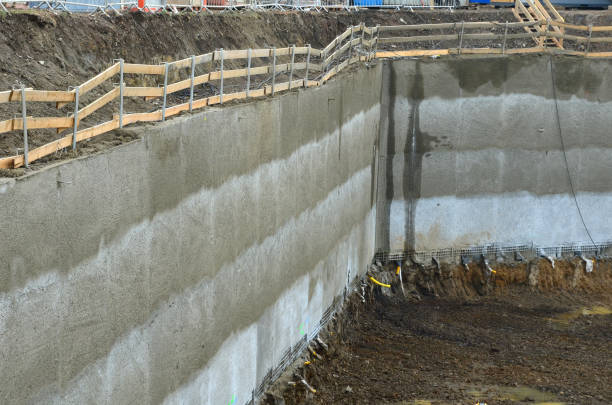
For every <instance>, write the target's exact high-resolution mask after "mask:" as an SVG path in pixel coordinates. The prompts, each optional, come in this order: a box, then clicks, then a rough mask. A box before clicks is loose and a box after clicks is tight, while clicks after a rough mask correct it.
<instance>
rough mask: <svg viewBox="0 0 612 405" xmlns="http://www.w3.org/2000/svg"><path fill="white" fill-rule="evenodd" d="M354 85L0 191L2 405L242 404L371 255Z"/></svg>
mask: <svg viewBox="0 0 612 405" xmlns="http://www.w3.org/2000/svg"><path fill="white" fill-rule="evenodd" d="M355 75H356V77H355V78H357V79H358V80H352V78H350V77H345V78H340V79H338V80H334V81H333V82H330V83H329V84H327V85H325V86H324V87H321V88H317V89H310V90H306V91H297V92H292V93H290V94H285V95H282V96H279V97H276V98H274V99H267V100H264V101H257V102H253V103H249V104H242V105H236V106H232V107H225V108H217V109H209V110H207V111H205V112H201V113H198V114H194V115H192V116H185V117H181V118H177V119H173V120H170V121H168V122H166V123H163V124H160V125H151V126H146V127H142V128H137V129H135V131H138V132H140V133H141V134H142V135H143V137H142V139H140V140H138V141H136V142H133V143H130V144H126V145H123V146H120V147H118V148H116V149H113V150H111V151H108V152H104V153H101V154H98V155H95V156H89V157H85V158H81V159H78V160H73V161H69V162H66V163H63V164H59V165H56V166H53V167H48V168H46V169H44V170H42V171H40V172H37V173H34V174H32V175H30V176H27V177H25V178H21V179H18V180H16V181H15V180H6V181H3V183H2V185H0V204H1V205H2V207H4V210H3V214H2V216H1V217H0V229H2V230H3V233H4V236H3V238H2V243H1V244H0V294H1V295H0V331H1V333H0V364H1V365H0V381H1V383H0V403H3V404H23V403H45V404H52V403H74V404H83V403H107V404H128V403H139V404H146V403H150V404H153V403H164V402H165V403H198V404H200V403H204V404H227V403H229V402H230V401H232V399H234V401H235V403H236V404H243V403H246V402H247V401H248V400H250V399H251V392H252V390H253V389H254V388H255V387H256V386H257V385H258V384H259V382H260V381H261V380H262V378H263V377H264V376H265V374H266V373H267V372H268V370H269V369H270V368H272V367H274V366H276V364H277V363H278V362H279V361H280V358H281V356H282V354H283V353H284V352H285V350H286V349H287V348H289V347H291V345H293V344H295V343H296V342H297V341H298V340H299V339H300V338H301V334H302V333H304V332H308V331H311V330H313V328H315V327H316V326H317V324H318V322H319V319H320V318H321V315H322V314H323V312H324V311H325V310H326V309H327V308H328V307H329V306H330V305H331V304H332V302H333V300H334V298H336V297H337V296H339V295H342V293H343V290H344V287H345V286H346V285H347V283H348V281H349V280H351V279H353V278H355V277H356V276H358V275H360V274H363V272H364V271H365V269H366V266H367V265H368V263H370V261H371V258H372V256H373V254H374V225H375V222H374V221H375V205H374V202H375V201H374V199H373V198H371V190H372V183H373V176H372V165H373V162H374V160H375V156H376V152H375V150H374V146H375V144H376V137H377V136H378V118H379V116H380V110H379V99H380V78H381V74H380V67H375V68H372V69H363V70H361V71H359V72H357V73H356V74H355ZM60 181H61V182H60Z"/></svg>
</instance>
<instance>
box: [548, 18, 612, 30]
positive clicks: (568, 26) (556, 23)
mask: <svg viewBox="0 0 612 405" xmlns="http://www.w3.org/2000/svg"><path fill="white" fill-rule="evenodd" d="M550 25H554V26H556V27H563V28H566V29H569V30H574V31H586V32H588V31H589V26H588V25H575V24H568V23H565V22H560V21H551V22H550ZM609 31H612V26H610V25H601V26H593V32H609Z"/></svg>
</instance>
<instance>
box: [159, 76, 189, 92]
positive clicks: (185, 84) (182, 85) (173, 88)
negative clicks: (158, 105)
mask: <svg viewBox="0 0 612 405" xmlns="http://www.w3.org/2000/svg"><path fill="white" fill-rule="evenodd" d="M194 83H195V80H194ZM194 86H195V84H194ZM190 87H191V79H185V80H181V81H180V82H176V83H172V84H169V85H168V94H172V93H176V92H177V91H181V90H185V89H188V88H190ZM160 90H161V95H162V96H163V95H164V89H163V87H160Z"/></svg>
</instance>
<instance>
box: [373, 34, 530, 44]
mask: <svg viewBox="0 0 612 405" xmlns="http://www.w3.org/2000/svg"><path fill="white" fill-rule="evenodd" d="M534 36H535V37H537V36H540V34H539V33H520V34H507V35H506V39H519V38H532V37H534ZM459 38H460V35H459V34H445V35H419V36H412V37H389V38H380V39H379V43H381V44H387V43H404V42H421V41H459ZM463 39H464V40H470V39H474V40H493V39H495V40H500V39H504V35H503V34H463Z"/></svg>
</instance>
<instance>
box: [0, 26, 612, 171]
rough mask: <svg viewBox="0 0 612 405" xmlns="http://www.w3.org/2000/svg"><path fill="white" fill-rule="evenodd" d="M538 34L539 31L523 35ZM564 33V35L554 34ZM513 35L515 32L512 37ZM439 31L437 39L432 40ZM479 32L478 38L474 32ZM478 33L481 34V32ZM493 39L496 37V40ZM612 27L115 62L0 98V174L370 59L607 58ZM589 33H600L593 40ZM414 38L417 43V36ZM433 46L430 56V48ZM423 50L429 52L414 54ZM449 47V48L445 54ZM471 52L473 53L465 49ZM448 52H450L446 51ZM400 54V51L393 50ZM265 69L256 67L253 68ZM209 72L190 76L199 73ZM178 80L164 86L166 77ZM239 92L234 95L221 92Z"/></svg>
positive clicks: (404, 29)
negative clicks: (40, 139)
mask: <svg viewBox="0 0 612 405" xmlns="http://www.w3.org/2000/svg"><path fill="white" fill-rule="evenodd" d="M535 26H537V27H539V29H538V30H533V31H532V30H529V32H526V31H525V30H524V29H525V28H526V27H527V28H529V27H535ZM554 27H557V28H563V31H560V30H557V29H555V28H554ZM517 30H518V32H516V31H517ZM432 31H440V32H442V33H434V32H432ZM474 31H479V32H474ZM483 31H484V32H483ZM495 31H498V32H495ZM566 31H576V32H578V33H583V35H570V34H567V33H565V32H566ZM611 31H612V27H592V26H580V25H572V24H566V23H564V22H558V21H550V20H549V21H541V20H536V21H523V22H506V23H499V22H461V23H442V24H419V25H400V26H377V27H371V28H368V27H366V26H364V25H363V24H361V25H358V26H352V27H349V28H348V29H347V30H346V31H345V32H343V33H342V34H341V35H339V36H338V37H337V38H335V39H334V40H333V41H332V42H331V43H330V44H329V45H327V46H326V47H325V48H323V49H315V48H312V47H310V46H300V47H296V46H292V47H286V48H278V49H277V48H271V49H246V50H223V49H220V50H216V51H214V52H210V53H207V54H204V55H199V56H191V57H189V58H186V59H182V60H178V61H174V62H168V63H164V64H158V65H145V64H132V63H124V62H123V61H122V60H119V61H117V62H116V63H114V64H113V65H112V66H110V67H109V68H107V69H106V70H104V71H103V72H101V73H100V74H98V75H97V76H95V77H93V78H92V79H90V80H88V81H86V82H85V83H83V84H81V85H79V86H77V87H75V88H74V89H71V90H69V91H46V90H34V89H28V88H23V87H22V88H19V89H14V90H9V91H4V92H0V103H11V102H20V103H21V117H20V118H18V117H15V118H12V119H8V120H4V121H0V134H2V133H7V132H11V131H21V132H22V133H23V140H24V147H23V154H17V155H14V156H9V157H3V158H0V168H17V167H21V166H26V167H27V165H28V164H29V163H30V162H33V161H35V160H37V159H40V158H42V157H45V156H48V155H50V154H53V153H56V152H58V151H60V150H62V149H64V148H67V147H70V146H72V148H73V149H76V147H77V143H78V142H79V141H83V140H85V139H89V138H92V137H95V136H97V135H100V134H104V133H107V132H109V131H112V130H115V129H117V128H122V127H123V126H125V125H129V124H133V123H137V122H149V121H164V120H165V119H166V118H168V117H171V116H173V115H177V114H179V113H181V112H184V111H193V110H195V109H200V108H203V107H205V106H211V105H216V104H223V103H226V102H228V101H231V100H243V99H249V98H256V97H264V96H268V95H274V94H276V93H278V92H283V91H289V90H292V89H296V88H307V87H312V86H320V85H322V84H323V83H325V82H326V81H327V80H329V79H330V78H332V77H333V76H334V75H336V74H338V72H340V71H342V70H343V69H345V68H346V67H348V66H349V65H351V64H353V63H356V62H369V61H371V60H372V59H374V58H389V57H409V56H412V57H415V56H416V57H420V56H434V55H458V54H485V55H487V54H490V55H494V54H526V53H554V54H568V55H576V56H581V57H589V58H601V57H612V51H607V50H606V51H601V50H598V51H595V52H592V51H591V47H592V46H593V45H594V44H604V45H605V44H609V43H612V37H610V36H605V34H607V33H608V32H611ZM594 33H603V34H604V35H603V36H602V35H601V34H599V35H593V34H594ZM415 34H416V35H415ZM550 38H554V39H558V40H565V44H567V43H568V41H569V42H571V43H573V44H576V45H577V46H578V47H579V46H582V47H583V48H584V49H574V50H569V49H564V48H559V47H546V46H545V44H546V41H545V40H546V39H550ZM487 41H488V42H493V44H491V46H488V47H487V46H485V47H483V46H481V45H482V44H483V42H487ZM516 41H530V42H533V46H529V47H526V46H525V43H524V42H523V43H522V45H521V46H514V47H513V46H511V45H512V44H515V43H516ZM432 42H433V43H434V45H435V46H434V48H435V49H428V48H431V47H432V46H431V43H432ZM423 43H430V46H429V47H425V48H418V47H415V46H422V44H423ZM448 44H455V46H450V45H448ZM470 44H472V46H469V45H470ZM444 45H448V46H446V47H445V46H444ZM398 46H400V47H404V49H398ZM256 60H257V61H259V62H260V63H261V61H262V60H263V61H265V64H263V65H261V66H255V65H254V61H256ZM229 64H233V65H236V64H239V65H241V67H240V68H235V66H232V68H228V65H229ZM206 67H208V68H209V70H208V71H207V72H206V73H203V74H196V70H197V68H199V69H200V70H202V69H205V68H206ZM173 72H174V73H175V76H178V77H179V78H180V77H184V79H182V80H178V81H176V82H174V83H169V74H172V73H173ZM126 75H145V76H153V77H157V78H159V80H160V82H161V81H163V85H160V86H159V87H130V86H127V85H126ZM117 76H118V83H117V84H116V85H114V86H113V88H112V90H110V91H108V92H106V93H105V94H103V95H102V96H100V97H98V98H97V99H95V100H93V101H91V102H90V103H88V104H86V105H84V106H81V105H80V100H83V96H85V95H86V94H87V93H89V92H91V91H92V90H94V89H96V88H100V86H101V85H102V84H103V83H106V82H108V81H110V80H113V79H116V77H117ZM262 77H263V78H264V80H263V81H262V83H261V84H260V86H255V87H254V86H253V82H254V80H255V79H256V78H259V79H261V78H262ZM228 80H233V81H238V82H239V83H238V84H237V85H233V86H227V84H226V83H227V81H228ZM212 82H214V83H216V84H217V86H216V90H215V94H213V95H207V96H206V97H202V98H197V99H196V97H195V96H196V91H195V89H196V86H202V85H204V84H206V83H212ZM237 86H239V87H241V88H240V89H239V90H240V91H229V92H228V91H227V89H228V88H230V89H234V90H235V88H236V87H237ZM174 93H177V94H182V95H183V99H182V100H180V101H181V102H179V103H178V104H175V105H172V106H169V105H168V104H169V103H168V96H169V95H171V94H174ZM126 97H144V98H145V99H146V100H155V99H157V100H159V99H161V108H159V109H156V110H154V111H152V112H137V113H128V112H126V111H124V99H125V98H126ZM117 101H118V105H117V106H116V111H115V112H113V114H112V119H110V120H108V121H104V122H101V123H95V124H93V125H91V126H88V127H87V128H82V126H83V125H82V122H83V120H84V119H86V118H87V117H88V116H91V115H92V114H93V113H94V112H96V111H98V110H100V109H101V108H103V107H105V106H107V105H109V103H111V102H115V104H117ZM27 102H30V103H33V102H35V103H39V102H44V103H55V107H57V108H63V107H65V106H69V105H72V106H73V108H72V113H71V114H70V115H68V116H66V117H29V116H28V115H27V111H28V109H27V104H28V103H27ZM34 129H52V130H55V131H57V133H59V134H60V135H59V139H56V140H54V141H52V142H49V143H47V144H44V145H42V146H39V147H36V148H34V149H32V150H29V147H28V130H34Z"/></svg>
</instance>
